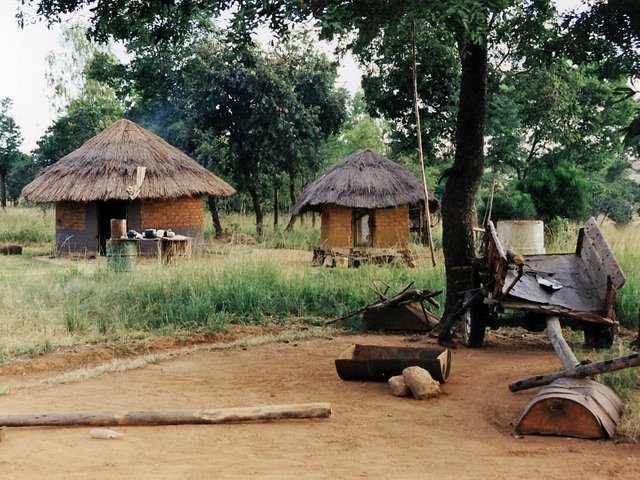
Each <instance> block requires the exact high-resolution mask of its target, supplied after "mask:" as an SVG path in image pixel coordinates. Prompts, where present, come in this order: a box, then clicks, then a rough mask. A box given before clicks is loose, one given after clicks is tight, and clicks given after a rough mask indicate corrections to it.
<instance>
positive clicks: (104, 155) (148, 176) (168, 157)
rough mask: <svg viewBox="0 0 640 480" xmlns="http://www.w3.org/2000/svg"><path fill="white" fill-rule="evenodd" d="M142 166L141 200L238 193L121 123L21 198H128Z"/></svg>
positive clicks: (127, 123) (59, 164) (33, 184)
mask: <svg viewBox="0 0 640 480" xmlns="http://www.w3.org/2000/svg"><path fill="white" fill-rule="evenodd" d="M138 167H146V171H145V175H144V180H143V181H142V183H141V185H140V189H139V193H138V192H136V193H137V196H136V195H134V197H135V198H140V199H159V198H178V197H193V196H199V195H219V196H228V195H233V194H234V193H235V190H234V189H233V187H231V186H230V185H229V184H228V183H226V182H225V181H224V180H221V179H220V178H218V177H216V176H215V175H214V174H213V173H211V172H209V171H208V170H207V169H206V168H204V167H202V166H201V165H200V164H198V162H196V161H195V160H193V159H192V158H190V157H189V156H188V155H185V154H184V153H182V152H181V151H180V150H178V149H177V148H175V147H173V146H171V145H169V144H168V143H167V142H165V141H164V140H163V139H162V138H160V137H159V136H157V135H155V134H153V133H151V132H150V131H148V130H146V129H144V128H142V127H141V126H140V125H138V124H136V123H134V122H131V121H129V120H125V119H121V120H118V121H116V122H115V123H113V124H112V125H110V126H109V127H107V128H106V129H104V130H103V131H102V132H100V133H99V134H97V135H96V136H95V137H93V138H91V139H89V140H88V141H87V142H86V143H85V144H84V145H82V146H81V147H80V148H78V149H77V150H74V151H73V152H71V153H70V154H69V155H67V156H65V157H63V158H62V159H60V161H59V162H57V163H54V164H53V165H51V166H50V167H48V168H46V169H45V170H44V171H43V172H42V173H41V174H40V175H38V176H37V177H36V178H35V179H34V180H33V181H32V182H31V183H30V184H29V185H27V186H26V187H24V189H23V190H22V195H24V196H25V197H26V198H27V199H28V200H30V201H32V202H60V201H74V202H91V201H97V200H128V199H130V198H131V195H130V192H131V191H132V190H137V189H135V188H134V187H135V185H136V177H137V174H138V172H137V170H138Z"/></svg>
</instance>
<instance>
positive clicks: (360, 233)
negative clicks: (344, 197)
mask: <svg viewBox="0 0 640 480" xmlns="http://www.w3.org/2000/svg"><path fill="white" fill-rule="evenodd" d="M375 227H376V222H375V210H369V209H364V208H354V209H353V216H352V220H351V230H352V236H353V246H354V247H373V238H374V236H375Z"/></svg>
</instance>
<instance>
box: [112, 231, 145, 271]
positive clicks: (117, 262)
mask: <svg viewBox="0 0 640 480" xmlns="http://www.w3.org/2000/svg"><path fill="white" fill-rule="evenodd" d="M137 259H138V245H137V243H136V241H135V240H115V239H111V240H108V241H107V265H108V266H109V268H112V269H113V270H115V271H117V272H129V271H131V270H133V269H134V268H135V266H136V262H137Z"/></svg>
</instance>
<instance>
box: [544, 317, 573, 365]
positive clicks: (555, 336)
mask: <svg viewBox="0 0 640 480" xmlns="http://www.w3.org/2000/svg"><path fill="white" fill-rule="evenodd" d="M547 333H548V335H549V339H550V340H551V345H553V349H554V350H555V351H556V353H557V354H558V357H560V363H562V368H564V369H565V370H568V369H570V368H573V367H575V366H576V365H579V364H580V362H579V361H578V359H576V357H575V355H574V354H573V352H572V351H571V348H570V347H569V344H567V341H566V340H565V339H564V337H563V336H562V329H561V328H560V319H559V318H558V317H556V316H551V317H547Z"/></svg>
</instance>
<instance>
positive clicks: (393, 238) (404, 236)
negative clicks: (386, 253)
mask: <svg viewBox="0 0 640 480" xmlns="http://www.w3.org/2000/svg"><path fill="white" fill-rule="evenodd" d="M375 223H376V232H375V235H374V237H373V247H374V248H397V249H399V250H402V249H406V248H409V207H407V206H401V207H396V208H384V209H381V210H376V213H375Z"/></svg>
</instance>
